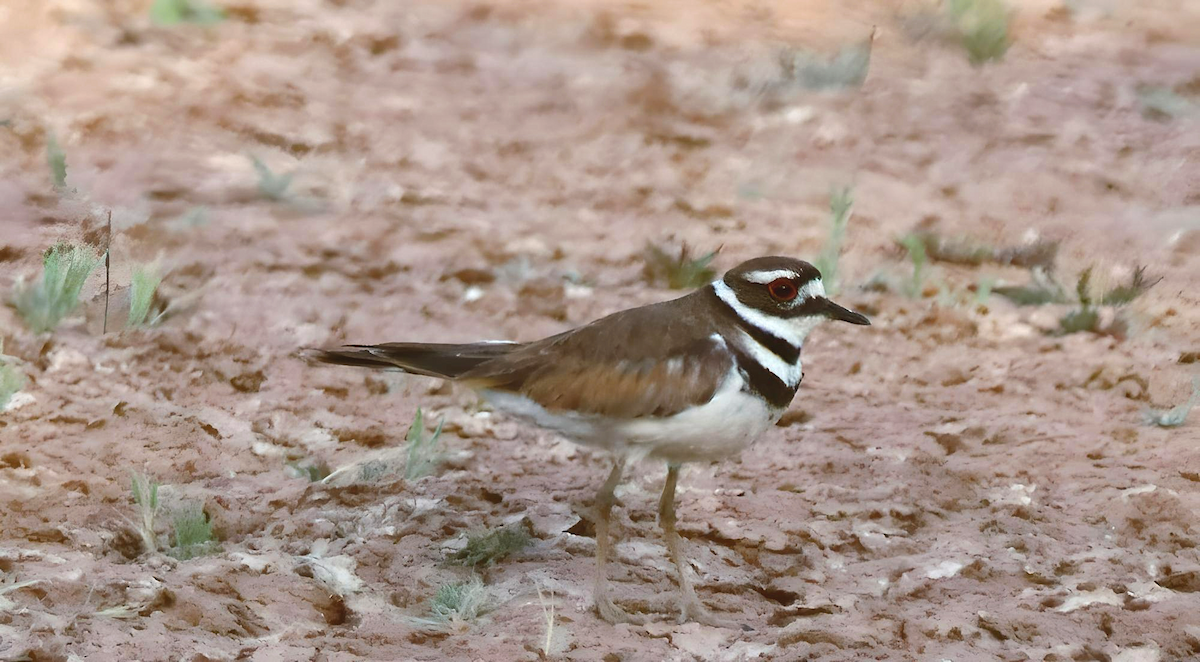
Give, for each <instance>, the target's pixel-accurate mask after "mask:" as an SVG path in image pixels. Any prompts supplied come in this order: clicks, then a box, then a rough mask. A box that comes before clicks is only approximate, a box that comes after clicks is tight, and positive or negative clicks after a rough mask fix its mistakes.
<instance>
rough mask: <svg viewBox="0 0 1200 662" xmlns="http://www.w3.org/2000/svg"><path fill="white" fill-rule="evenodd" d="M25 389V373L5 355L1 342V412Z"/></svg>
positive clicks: (0, 342)
mask: <svg viewBox="0 0 1200 662" xmlns="http://www.w3.org/2000/svg"><path fill="white" fill-rule="evenodd" d="M23 388H25V373H23V372H21V369H20V368H18V367H17V366H16V364H15V363H14V362H13V360H12V357H11V356H6V355H5V354H4V341H0V412H3V411H4V408H5V407H7V406H8V402H9V401H10V400H12V397H13V396H14V395H16V394H17V393H18V392H19V391H20V390H21V389H23Z"/></svg>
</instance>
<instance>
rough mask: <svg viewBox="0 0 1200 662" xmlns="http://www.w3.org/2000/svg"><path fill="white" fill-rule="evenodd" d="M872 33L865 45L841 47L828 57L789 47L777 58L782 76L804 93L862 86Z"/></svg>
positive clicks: (868, 63) (868, 68) (865, 77)
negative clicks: (804, 90)
mask: <svg viewBox="0 0 1200 662" xmlns="http://www.w3.org/2000/svg"><path fill="white" fill-rule="evenodd" d="M874 36H875V34H874V31H872V33H871V37H870V38H868V39H867V41H866V42H865V43H861V44H852V45H849V46H844V47H842V49H841V50H839V51H838V52H837V53H835V54H834V55H832V56H822V55H818V54H815V53H810V52H808V51H804V50H800V49H794V48H789V49H786V50H784V51H783V52H782V53H780V55H779V64H780V66H781V67H782V68H783V75H784V77H785V78H786V79H787V80H788V81H789V82H792V83H795V84H797V85H799V86H800V87H802V88H804V89H806V90H840V89H845V88H855V87H862V84H863V82H865V81H866V79H867V72H868V71H869V70H870V68H871V44H872V41H873V39H874Z"/></svg>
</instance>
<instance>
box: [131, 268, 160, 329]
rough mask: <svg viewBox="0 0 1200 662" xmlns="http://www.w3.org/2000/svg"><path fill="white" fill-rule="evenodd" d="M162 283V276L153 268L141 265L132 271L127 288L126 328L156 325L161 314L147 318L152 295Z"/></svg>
mask: <svg viewBox="0 0 1200 662" xmlns="http://www.w3.org/2000/svg"><path fill="white" fill-rule="evenodd" d="M160 283H162V276H160V275H158V269H156V268H155V267H154V266H150V265H143V266H139V267H137V268H136V269H134V270H133V280H132V282H131V283H130V286H129V319H128V320H127V322H126V327H127V328H135V327H139V326H153V325H154V324H156V323H158V321H159V319H160V318H161V314H159V315H155V316H154V317H151V318H149V319H147V317H149V314H150V305H151V304H152V303H153V302H154V293H155V292H157V291H158V286H159V284H160Z"/></svg>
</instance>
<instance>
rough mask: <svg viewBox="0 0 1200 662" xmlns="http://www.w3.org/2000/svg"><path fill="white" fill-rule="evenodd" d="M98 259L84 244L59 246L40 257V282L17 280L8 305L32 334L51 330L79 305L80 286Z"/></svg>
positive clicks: (97, 262)
mask: <svg viewBox="0 0 1200 662" xmlns="http://www.w3.org/2000/svg"><path fill="white" fill-rule="evenodd" d="M100 260H101V257H100V256H99V255H98V254H97V253H96V251H95V249H93V248H92V247H91V246H87V245H72V244H66V243H59V244H56V245H55V246H54V247H52V248H51V249H50V250H48V251H46V253H45V254H44V255H43V258H42V277H41V280H39V281H37V282H35V283H33V284H27V283H25V282H24V280H18V281H17V283H16V285H14V287H13V294H12V299H11V304H12V306H13V307H14V308H16V310H17V312H18V313H19V314H20V315H21V317H22V318H23V319H24V320H25V323H26V324H27V325H28V326H29V328H30V329H31V330H32V331H33V332H34V333H44V332H46V331H52V330H53V329H54V328H55V327H57V326H58V325H59V323H60V322H62V320H63V319H64V318H66V316H67V315H69V314H71V312H72V311H74V310H75V307H76V306H77V305H78V304H79V294H80V292H82V290H83V284H84V283H85V282H86V281H87V277H88V276H89V275H90V274H91V273H92V271H93V270H94V269H95V268H96V266H97V265H99V264H100Z"/></svg>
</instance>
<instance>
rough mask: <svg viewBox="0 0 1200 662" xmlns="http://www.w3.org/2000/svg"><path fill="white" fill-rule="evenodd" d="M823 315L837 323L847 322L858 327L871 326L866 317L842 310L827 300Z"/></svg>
mask: <svg viewBox="0 0 1200 662" xmlns="http://www.w3.org/2000/svg"><path fill="white" fill-rule="evenodd" d="M825 315H826V316H827V317H828V318H829V319H831V320H837V321H839V322H849V323H851V324H858V325H859V326H871V320H869V319H867V316H866V315H863V314H862V313H856V312H854V311H853V310H849V309H846V308H843V307H841V306H839V305H837V304H836V303H834V302H832V301H830V300H829V299H826V300H825Z"/></svg>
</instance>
